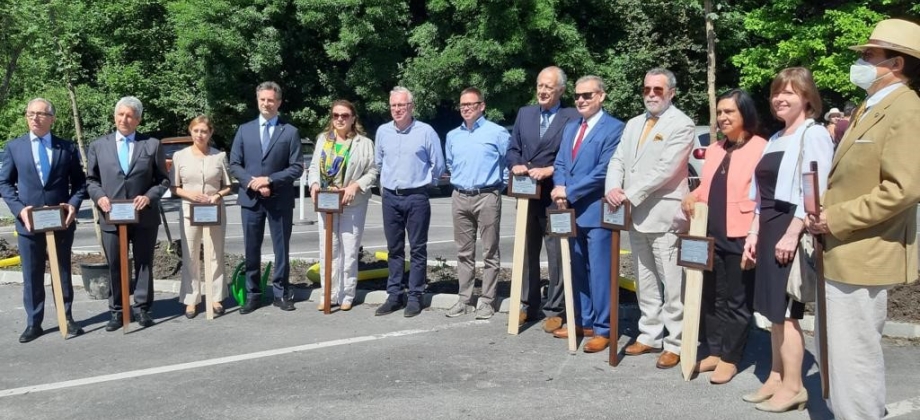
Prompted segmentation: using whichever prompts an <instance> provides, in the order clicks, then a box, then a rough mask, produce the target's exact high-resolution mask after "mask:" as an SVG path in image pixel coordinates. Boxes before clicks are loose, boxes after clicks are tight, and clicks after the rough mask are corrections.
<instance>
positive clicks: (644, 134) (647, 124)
mask: <svg viewBox="0 0 920 420" xmlns="http://www.w3.org/2000/svg"><path fill="white" fill-rule="evenodd" d="M656 122H658V117H651V118H649V119H647V120H645V128H643V129H642V135H641V136H639V146H638V147H636V151H638V150H639V149H641V148H642V145H643V144H645V138H646V137H648V134H649V131H652V127H654V126H655V123H656Z"/></svg>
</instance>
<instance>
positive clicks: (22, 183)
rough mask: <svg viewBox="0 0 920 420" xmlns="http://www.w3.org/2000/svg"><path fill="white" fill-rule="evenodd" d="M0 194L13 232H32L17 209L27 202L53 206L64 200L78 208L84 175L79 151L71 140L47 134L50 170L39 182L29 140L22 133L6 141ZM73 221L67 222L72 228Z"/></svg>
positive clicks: (27, 204)
mask: <svg viewBox="0 0 920 420" xmlns="http://www.w3.org/2000/svg"><path fill="white" fill-rule="evenodd" d="M0 196H2V197H3V199H4V201H6V205H7V206H8V207H9V208H10V211H11V212H12V213H13V217H14V218H15V219H16V232H17V233H19V234H20V235H32V233H29V232H27V231H26V229H25V226H23V224H22V220H20V218H19V213H21V212H22V209H23V208H25V207H27V206H33V207H41V206H56V205H58V204H61V203H67V204H70V205H72V206H74V208H75V209H76V210H77V211H79V210H80V204H82V203H83V199H84V198H85V197H86V175H85V174H84V173H83V164H82V162H80V152H79V150H78V149H77V145H76V144H74V143H73V142H72V141H69V140H64V139H62V138H60V137H57V136H54V135H52V136H51V174H50V175H49V176H48V182H47V183H46V184H45V185H42V182H41V177H40V176H39V174H38V169H37V168H36V167H35V159H34V157H33V156H32V141H31V140H30V139H29V135H28V134H25V135H23V136H21V137H18V138H16V139H15V140H12V141H10V142H9V143H7V144H6V155H5V156H4V157H3V167H2V168H0ZM75 226H76V224H72V225H71V226H70V228H71V229H75Z"/></svg>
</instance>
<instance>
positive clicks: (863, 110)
mask: <svg viewBox="0 0 920 420" xmlns="http://www.w3.org/2000/svg"><path fill="white" fill-rule="evenodd" d="M865 113H866V103H865V102H863V103H862V104H861V105H859V108H857V109H856V112H854V113H853V116H852V117H851V118H850V126H851V127H852V126H854V125H856V123H857V122H859V119H860V118H862V116H863V114H865Z"/></svg>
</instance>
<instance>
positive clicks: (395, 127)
mask: <svg viewBox="0 0 920 420" xmlns="http://www.w3.org/2000/svg"><path fill="white" fill-rule="evenodd" d="M412 127H415V118H413V119H412V122H410V123H409V125H407V126H406V129H405V130H400V129H399V127H397V126H396V121H393V130H395V131H396V132H397V133H399V134H409V132H410V131H412Z"/></svg>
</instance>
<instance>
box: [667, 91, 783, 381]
mask: <svg viewBox="0 0 920 420" xmlns="http://www.w3.org/2000/svg"><path fill="white" fill-rule="evenodd" d="M716 113H717V121H718V124H719V131H720V132H721V133H722V135H723V136H722V137H723V140H721V141H719V142H717V143H712V144H710V145H709V147H708V148H707V149H706V162H705V163H704V164H703V174H702V177H701V180H702V182H701V184H700V186H699V188H697V189H695V190H694V191H693V192H691V193H690V194H689V195H687V197H686V198H684V200H683V203H682V208H683V210H684V212H685V213H687V214H688V215H691V216H692V214H693V205H694V204H695V203H696V202H698V201H700V202H703V203H707V204H709V221H708V224H707V226H708V228H707V236H709V237H712V238H715V258H714V261H713V267H712V271H707V272H705V273H704V274H703V301H702V308H701V309H702V315H703V316H702V318H701V328H702V330H703V331H705V336H706V344H707V345H708V347H709V356H708V357H706V358H705V359H703V360H702V361H700V362H699V363H698V364H697V366H696V370H697V371H698V372H710V371H713V374H712V376H710V378H709V381H710V382H711V383H713V384H724V383H726V382H728V381H730V380H731V379H732V378H733V377H734V376H735V374H737V373H738V369H737V365H738V362H740V361H741V356H742V355H743V354H744V345H745V343H746V342H747V332H748V323H749V322H750V319H751V315H752V313H753V296H754V271H753V270H743V269H742V267H741V254H742V253H743V252H744V240H745V238H746V237H747V234H748V229H749V228H750V226H751V221H752V220H753V219H754V207H755V205H756V203H755V202H754V201H753V200H751V199H750V198H749V194H750V189H751V179H752V178H753V175H754V168H755V167H756V166H757V162H759V161H760V156H761V155H762V154H763V149H764V147H766V144H767V141H766V140H765V139H764V138H763V137H760V136H758V135H756V134H755V133H757V131H758V129H759V121H758V118H757V110H756V108H755V107H754V100H753V99H751V96H750V95H748V93H747V92H745V91H743V90H741V89H734V90H731V91H729V92H726V93H724V94H722V95H721V96H720V97H719V99H718V103H717V107H716Z"/></svg>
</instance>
